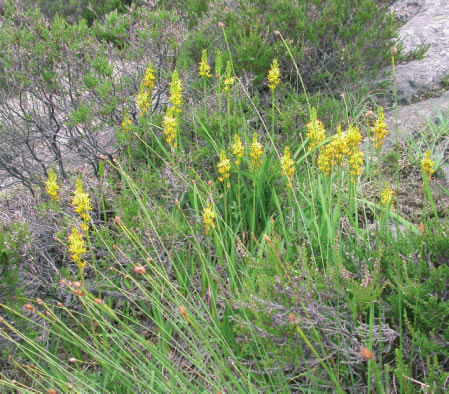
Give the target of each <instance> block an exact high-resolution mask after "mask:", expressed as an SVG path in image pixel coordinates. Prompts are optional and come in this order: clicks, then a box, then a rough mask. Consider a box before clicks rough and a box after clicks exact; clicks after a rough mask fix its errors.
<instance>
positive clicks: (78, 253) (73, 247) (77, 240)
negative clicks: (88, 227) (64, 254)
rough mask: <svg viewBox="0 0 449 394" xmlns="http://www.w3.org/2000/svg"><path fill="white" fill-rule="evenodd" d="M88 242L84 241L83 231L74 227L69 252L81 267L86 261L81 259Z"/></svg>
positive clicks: (70, 236) (70, 237)
mask: <svg viewBox="0 0 449 394" xmlns="http://www.w3.org/2000/svg"><path fill="white" fill-rule="evenodd" d="M86 251H87V249H86V244H85V243H84V239H83V233H81V232H80V231H79V230H78V229H77V228H76V227H73V228H72V233H71V234H70V235H69V252H70V254H71V256H72V259H73V261H74V262H75V263H77V264H78V266H80V267H81V268H84V267H85V265H86V263H84V262H82V261H81V257H82V256H83V254H84V253H86Z"/></svg>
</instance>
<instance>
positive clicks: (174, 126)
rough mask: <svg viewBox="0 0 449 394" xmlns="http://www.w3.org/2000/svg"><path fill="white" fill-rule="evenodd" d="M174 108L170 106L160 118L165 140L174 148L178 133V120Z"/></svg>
mask: <svg viewBox="0 0 449 394" xmlns="http://www.w3.org/2000/svg"><path fill="white" fill-rule="evenodd" d="M175 111H176V109H175V108H174V107H170V108H168V109H167V112H166V113H165V115H164V119H163V120H162V128H163V130H164V134H165V142H167V144H168V145H169V146H170V147H171V148H172V149H175V148H176V146H177V143H176V136H177V134H178V121H177V119H176V116H175V113H174V112H175Z"/></svg>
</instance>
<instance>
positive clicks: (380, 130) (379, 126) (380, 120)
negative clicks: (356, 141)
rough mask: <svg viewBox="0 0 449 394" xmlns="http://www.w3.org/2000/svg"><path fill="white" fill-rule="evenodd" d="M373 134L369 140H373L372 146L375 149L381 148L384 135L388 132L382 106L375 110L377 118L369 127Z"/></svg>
mask: <svg viewBox="0 0 449 394" xmlns="http://www.w3.org/2000/svg"><path fill="white" fill-rule="evenodd" d="M371 131H372V133H373V136H372V137H371V141H373V142H374V148H375V149H376V150H378V149H380V148H382V146H383V144H384V141H385V137H386V136H387V134H388V130H387V125H386V123H385V116H384V113H383V108H382V107H379V108H378V110H377V119H376V121H375V122H374V126H373V127H372V128H371Z"/></svg>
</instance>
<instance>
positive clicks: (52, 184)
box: [45, 168, 59, 201]
mask: <svg viewBox="0 0 449 394" xmlns="http://www.w3.org/2000/svg"><path fill="white" fill-rule="evenodd" d="M58 190H59V186H58V182H57V177H56V174H55V172H54V171H53V168H50V169H49V170H48V179H47V182H45V191H46V192H47V194H48V195H49V196H50V199H51V200H53V201H56V200H59V194H58Z"/></svg>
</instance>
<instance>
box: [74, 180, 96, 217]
mask: <svg viewBox="0 0 449 394" xmlns="http://www.w3.org/2000/svg"><path fill="white" fill-rule="evenodd" d="M72 205H73V206H74V208H75V209H74V210H75V212H76V213H78V214H79V215H80V217H81V218H82V219H83V221H84V222H85V223H87V222H88V221H90V214H89V211H91V210H92V205H91V202H90V197H89V194H88V193H86V192H85V191H84V190H83V185H82V183H81V179H79V178H78V179H77V180H76V188H75V191H74V193H73V200H72Z"/></svg>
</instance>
